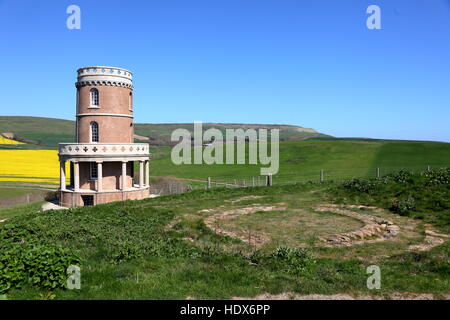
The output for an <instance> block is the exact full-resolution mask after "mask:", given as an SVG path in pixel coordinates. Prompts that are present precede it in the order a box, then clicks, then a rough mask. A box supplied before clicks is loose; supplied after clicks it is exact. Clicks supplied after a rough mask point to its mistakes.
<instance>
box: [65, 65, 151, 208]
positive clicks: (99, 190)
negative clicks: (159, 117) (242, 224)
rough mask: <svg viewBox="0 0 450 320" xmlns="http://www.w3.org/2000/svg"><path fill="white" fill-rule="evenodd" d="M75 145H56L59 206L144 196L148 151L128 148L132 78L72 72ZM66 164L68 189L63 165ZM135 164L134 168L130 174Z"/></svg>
mask: <svg viewBox="0 0 450 320" xmlns="http://www.w3.org/2000/svg"><path fill="white" fill-rule="evenodd" d="M77 72H78V79H77V82H76V83H75V86H76V88H77V99H76V100H77V101H76V139H77V143H60V144H59V161H60V172H61V173H60V205H62V206H64V207H76V206H83V205H96V204H101V203H107V202H112V201H118V200H126V199H143V198H146V197H148V195H149V146H148V144H145V143H133V141H134V138H133V136H134V128H133V83H132V73H131V72H130V71H128V70H125V69H121V68H114V67H101V66H97V67H85V68H80V69H78V71H77ZM66 161H69V162H70V169H71V170H70V174H71V177H70V178H71V179H70V185H67V184H66V172H65V163H66ZM135 163H138V164H139V165H138V166H136V167H137V168H138V170H137V171H138V172H136V174H135V169H134V168H135Z"/></svg>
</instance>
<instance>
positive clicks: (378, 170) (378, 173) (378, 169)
mask: <svg viewBox="0 0 450 320" xmlns="http://www.w3.org/2000/svg"><path fill="white" fill-rule="evenodd" d="M377 179H380V168H377Z"/></svg>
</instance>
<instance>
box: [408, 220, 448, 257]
mask: <svg viewBox="0 0 450 320" xmlns="http://www.w3.org/2000/svg"><path fill="white" fill-rule="evenodd" d="M430 227H431V225H429V224H426V225H425V239H424V243H420V244H416V245H411V246H409V247H408V249H409V250H415V251H428V250H431V249H432V248H434V247H436V246H438V245H440V244H443V243H444V242H445V239H449V238H450V236H448V235H446V234H442V233H437V232H436V231H433V230H430Z"/></svg>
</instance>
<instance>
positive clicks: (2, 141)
mask: <svg viewBox="0 0 450 320" xmlns="http://www.w3.org/2000/svg"><path fill="white" fill-rule="evenodd" d="M0 144H24V143H23V142H19V141H16V140H11V139H7V138H5V137H3V136H1V135H0Z"/></svg>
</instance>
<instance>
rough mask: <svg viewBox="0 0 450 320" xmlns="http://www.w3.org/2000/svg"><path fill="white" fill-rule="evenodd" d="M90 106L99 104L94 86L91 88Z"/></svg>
mask: <svg viewBox="0 0 450 320" xmlns="http://www.w3.org/2000/svg"><path fill="white" fill-rule="evenodd" d="M91 106H93V107H98V106H99V97H98V90H97V89H95V88H94V89H91Z"/></svg>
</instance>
